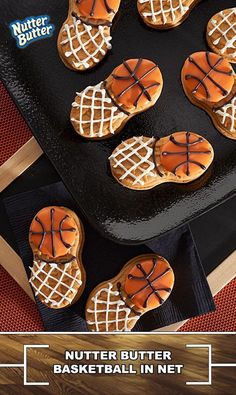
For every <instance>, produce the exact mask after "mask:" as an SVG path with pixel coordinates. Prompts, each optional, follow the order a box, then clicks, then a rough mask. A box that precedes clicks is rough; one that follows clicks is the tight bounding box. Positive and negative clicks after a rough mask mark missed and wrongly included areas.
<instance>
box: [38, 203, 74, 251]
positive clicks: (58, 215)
mask: <svg viewBox="0 0 236 395" xmlns="http://www.w3.org/2000/svg"><path fill="white" fill-rule="evenodd" d="M52 209H53V210H54V213H53V228H54V229H55V230H56V231H55V232H54V234H53V245H52V234H51V225H52V222H51V210H52ZM65 216H68V214H67V212H66V211H65V210H64V209H63V208H60V207H56V206H52V207H45V208H43V209H42V210H41V211H39V212H38V214H37V215H36V216H35V217H34V219H33V221H32V223H31V226H30V240H31V242H32V243H33V244H34V245H35V247H36V248H38V249H39V251H40V252H41V253H42V254H44V255H46V256H48V257H50V258H57V257H59V256H63V255H65V254H67V253H68V251H69V249H70V248H71V246H72V245H73V244H74V243H75V238H76V235H77V232H76V230H77V226H76V223H75V221H74V219H73V218H71V217H69V216H68V217H66V219H65V220H64V221H63V224H62V226H61V229H62V233H61V236H62V238H63V241H64V243H65V244H66V245H67V246H66V245H64V243H63V242H62V240H61V237H60V232H59V231H58V230H59V227H60V223H61V221H62V220H63V218H65ZM36 219H38V221H40V222H41V223H42V224H43V226H44V231H46V232H47V233H46V234H45V235H44V239H43V235H42V234H35V233H34V232H40V233H42V231H43V228H42V226H41V225H40V223H39V222H38V221H37V220H36ZM72 228H73V229H75V231H67V230H65V229H72ZM42 240H43V241H42ZM40 244H41V246H40ZM53 246H54V247H53ZM53 250H54V251H53Z"/></svg>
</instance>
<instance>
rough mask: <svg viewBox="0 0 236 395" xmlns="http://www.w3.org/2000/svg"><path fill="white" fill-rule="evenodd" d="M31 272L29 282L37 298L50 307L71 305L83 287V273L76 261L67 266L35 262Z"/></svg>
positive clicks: (66, 264)
mask: <svg viewBox="0 0 236 395" xmlns="http://www.w3.org/2000/svg"><path fill="white" fill-rule="evenodd" d="M30 270H31V277H30V280H29V282H30V284H31V286H32V287H33V289H34V293H35V296H38V297H39V299H40V300H41V301H42V302H43V303H45V304H46V305H48V306H49V307H57V308H60V307H64V306H66V305H70V304H71V303H72V301H73V299H74V298H75V295H76V294H77V292H78V289H79V288H80V286H81V285H82V281H81V280H80V278H81V271H80V269H79V268H78V265H77V263H76V261H75V260H74V261H72V262H68V263H65V264H63V263H47V262H44V261H37V260H35V261H34V264H33V266H32V267H31V268H30Z"/></svg>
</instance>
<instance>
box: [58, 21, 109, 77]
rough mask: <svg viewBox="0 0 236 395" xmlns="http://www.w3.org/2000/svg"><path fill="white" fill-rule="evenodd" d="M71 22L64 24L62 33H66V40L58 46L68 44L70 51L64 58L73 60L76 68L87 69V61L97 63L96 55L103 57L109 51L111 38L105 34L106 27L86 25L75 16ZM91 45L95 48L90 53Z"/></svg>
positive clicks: (88, 65)
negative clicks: (72, 58)
mask: <svg viewBox="0 0 236 395" xmlns="http://www.w3.org/2000/svg"><path fill="white" fill-rule="evenodd" d="M72 20H73V23H70V24H68V23H67V24H65V26H64V29H63V32H66V35H67V38H66V39H64V40H63V41H61V43H60V44H61V45H62V46H63V45H65V44H69V47H70V50H69V51H67V52H65V56H66V57H67V58H69V57H71V56H73V57H74V58H75V60H74V61H73V64H74V66H75V67H76V68H80V67H81V66H82V67H84V68H85V69H87V68H89V67H90V66H91V65H90V64H89V61H92V62H94V63H98V62H99V61H100V59H99V57H98V55H99V54H101V55H102V56H105V54H106V52H107V49H111V47H112V46H111V43H110V41H111V39H112V37H111V36H110V35H109V36H107V34H106V30H107V26H101V25H100V26H97V27H95V26H91V25H87V24H86V23H84V22H82V21H81V20H80V19H78V18H76V17H75V16H72ZM81 27H82V29H81ZM91 45H93V46H94V47H95V49H93V50H92V51H91V49H90V48H89V47H90V46H91ZM82 53H83V56H81V54H82ZM84 55H85V56H84Z"/></svg>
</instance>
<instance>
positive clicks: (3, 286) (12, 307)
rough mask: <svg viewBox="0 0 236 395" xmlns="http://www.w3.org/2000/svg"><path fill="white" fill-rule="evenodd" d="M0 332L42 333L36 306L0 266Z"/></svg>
mask: <svg viewBox="0 0 236 395" xmlns="http://www.w3.org/2000/svg"><path fill="white" fill-rule="evenodd" d="M0 290H1V291H0V332H36V331H43V330H44V328H43V324H42V320H41V317H40V315H39V312H38V309H37V307H36V304H35V303H34V302H33V301H32V300H31V299H30V298H29V297H28V296H27V295H26V293H25V292H24V291H23V290H22V289H21V288H20V286H19V285H18V284H17V283H16V282H15V280H13V278H12V277H11V276H10V275H9V274H8V273H7V272H6V270H5V269H3V267H2V266H1V265H0Z"/></svg>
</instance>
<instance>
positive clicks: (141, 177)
mask: <svg viewBox="0 0 236 395" xmlns="http://www.w3.org/2000/svg"><path fill="white" fill-rule="evenodd" d="M155 141H156V140H155V139H154V137H151V138H149V137H143V136H139V137H133V138H132V139H129V140H126V141H123V142H122V143H121V144H120V145H119V146H118V147H117V148H116V149H115V151H114V153H113V154H112V155H111V156H110V158H109V159H110V161H111V166H112V167H113V168H114V169H117V170H118V171H119V172H120V174H121V175H120V176H119V180H120V181H124V180H127V181H130V182H131V184H132V185H141V186H142V185H144V183H145V181H146V177H147V176H148V177H156V176H157V172H156V165H155V162H154V160H153V148H154V143H155Z"/></svg>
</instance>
